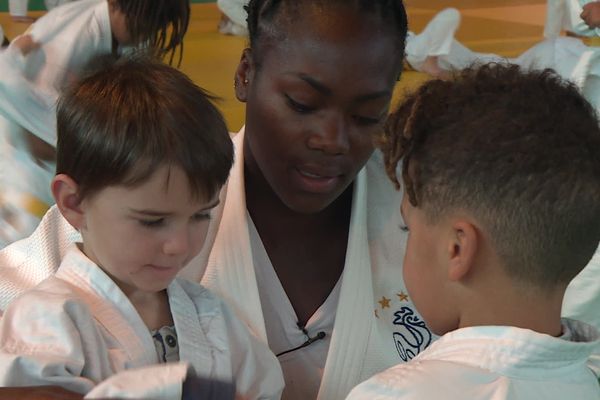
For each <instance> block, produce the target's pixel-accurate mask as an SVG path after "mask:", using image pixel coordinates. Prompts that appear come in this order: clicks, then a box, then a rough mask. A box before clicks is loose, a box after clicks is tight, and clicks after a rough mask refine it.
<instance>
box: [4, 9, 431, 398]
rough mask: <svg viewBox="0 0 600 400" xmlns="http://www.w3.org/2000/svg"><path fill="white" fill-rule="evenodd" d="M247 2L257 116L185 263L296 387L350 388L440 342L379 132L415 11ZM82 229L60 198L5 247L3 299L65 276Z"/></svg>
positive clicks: (248, 75) (242, 88) (304, 391)
mask: <svg viewBox="0 0 600 400" xmlns="http://www.w3.org/2000/svg"><path fill="white" fill-rule="evenodd" d="M249 9H250V14H249V24H248V28H249V36H250V48H248V49H246V50H245V51H244V53H243V55H242V59H241V61H240V65H239V68H238V71H237V73H236V76H235V82H236V95H237V97H238V98H239V99H240V100H241V101H244V102H245V103H246V106H247V111H246V127H245V129H243V130H242V131H241V132H240V133H238V134H237V135H236V137H235V138H234V145H235V148H236V153H235V157H236V158H235V162H234V167H233V169H232V172H231V175H230V178H229V181H228V183H227V186H226V188H224V189H223V190H222V191H221V198H220V200H221V202H220V204H219V206H217V207H216V208H215V210H214V213H213V215H212V220H211V224H210V227H209V232H208V236H207V241H206V246H205V248H204V249H203V250H202V252H201V253H200V255H199V256H198V257H197V258H196V259H194V260H192V261H191V262H190V264H189V265H188V267H187V268H186V269H184V271H182V273H183V275H184V276H186V277H188V278H190V279H191V280H194V281H200V280H201V281H202V283H203V284H205V286H208V287H209V288H211V289H213V290H214V291H215V292H217V293H219V294H220V295H221V296H222V297H224V298H225V299H226V300H227V301H228V302H229V304H230V305H232V306H233V307H234V309H235V311H236V312H237V313H238V315H239V316H240V317H241V318H243V319H244V320H245V321H246V323H247V325H248V326H249V327H250V328H251V330H252V331H253V333H254V334H255V335H256V336H257V337H259V338H260V339H261V340H263V341H264V342H266V343H268V344H269V347H270V348H271V350H272V351H273V352H274V353H275V354H279V355H280V356H279V361H280V363H281V366H282V369H283V371H284V376H285V379H286V389H285V392H284V398H286V399H315V398H317V399H325V400H336V399H343V398H344V397H345V396H346V395H347V394H348V393H349V391H350V390H351V388H352V387H353V386H355V385H356V384H358V383H359V382H361V381H363V380H365V379H367V378H368V377H370V376H372V375H373V374H374V373H376V372H378V371H381V370H383V369H385V368H387V367H389V366H392V365H394V364H397V363H398V362H402V361H407V360H409V359H411V358H412V357H414V356H415V355H416V354H418V353H419V352H420V351H422V350H423V349H424V348H425V347H426V346H427V345H428V344H429V343H430V342H431V340H432V334H431V333H430V331H429V330H428V328H427V327H426V325H425V324H424V322H423V321H422V319H421V318H420V317H419V316H418V314H417V312H416V311H415V309H414V306H413V305H412V301H411V297H410V296H408V295H407V293H406V288H405V286H404V284H403V282H402V279H401V268H402V267H401V265H402V259H403V256H404V248H405V241H406V237H407V235H406V233H403V232H401V231H399V228H398V227H399V226H400V225H402V224H403V221H402V217H401V216H400V212H399V207H398V204H400V199H401V196H402V194H401V193H399V192H398V191H396V190H395V188H394V187H393V185H391V184H390V182H389V180H388V179H387V177H386V175H385V171H384V168H383V162H382V158H381V154H380V153H379V152H376V151H375V152H374V150H373V145H372V143H371V137H372V136H373V135H374V134H376V133H377V132H379V131H380V130H381V128H382V125H383V121H384V119H385V117H386V115H387V111H388V107H389V102H390V101H391V96H392V91H393V88H394V84H395V82H396V78H397V77H398V75H399V73H400V70H401V65H400V64H401V62H402V59H403V48H404V46H403V40H404V37H405V32H406V18H405V13H404V9H403V7H402V5H401V2H399V1H395V0H390V1H385V0H376V1H374V0H355V1H347V0H344V1H342V0H335V1H334V0H328V1H324V0H312V1H308V0H307V1H302V2H298V1H295V0H285V1H280V2H272V1H263V0H252V1H250V3H249ZM78 237H79V236H78V234H77V232H76V231H74V230H73V229H72V228H71V227H70V225H69V224H68V223H66V222H65V221H64V219H62V218H61V216H60V213H59V212H58V211H57V209H56V208H51V209H50V210H49V212H48V213H47V214H46V216H45V218H44V219H43V221H42V222H41V224H40V226H39V228H38V229H37V230H36V232H34V233H33V234H32V235H31V236H30V237H29V238H28V239H26V240H23V241H20V242H18V243H15V244H13V245H11V246H9V247H8V248H6V249H5V250H3V251H0V309H2V310H3V309H5V307H6V305H7V304H8V303H9V302H10V301H11V300H12V299H13V298H14V296H15V295H17V294H18V293H20V292H22V291H23V290H24V289H26V288H29V287H31V286H32V285H33V284H35V283H37V282H39V281H40V280H41V279H44V278H45V277H46V276H48V275H49V274H52V273H54V271H55V270H56V268H57V266H58V264H59V263H60V260H61V258H62V257H63V256H64V254H65V250H66V248H67V246H66V245H67V244H68V243H70V242H72V241H76V240H78ZM42 260H44V261H42ZM207 262H208V264H207Z"/></svg>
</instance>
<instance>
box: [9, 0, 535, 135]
mask: <svg viewBox="0 0 600 400" xmlns="http://www.w3.org/2000/svg"><path fill="white" fill-rule="evenodd" d="M405 4H406V6H407V10H408V14H409V21H410V27H409V28H410V30H412V31H414V32H420V31H421V29H423V27H424V26H425V24H426V23H427V21H429V20H430V19H431V18H432V17H433V16H434V15H435V14H436V13H437V12H438V11H440V10H442V9H443V8H445V7H450V6H451V7H455V8H457V9H459V10H460V12H461V14H462V17H463V18H462V23H461V27H460V28H459V30H458V32H457V39H458V40H460V41H461V42H462V43H464V44H465V45H466V46H468V47H470V48H472V49H473V50H476V51H481V52H490V53H497V54H501V55H505V56H516V55H518V54H520V53H521V52H523V51H524V50H526V49H528V48H529V47H531V46H532V45H533V44H534V43H536V42H538V41H540V40H541V39H542V33H543V27H544V20H545V13H546V1H545V0H405ZM29 15H31V16H32V17H39V16H40V15H43V12H42V11H32V12H30V13H29ZM219 19H220V13H219V10H218V9H217V7H216V5H215V4H214V3H205V4H192V18H191V23H190V27H189V29H188V33H187V35H186V38H185V43H184V56H183V62H182V65H181V69H182V70H183V71H184V72H185V73H187V74H188V75H189V76H190V77H191V78H192V79H193V80H194V81H195V82H196V83H197V84H198V85H200V86H202V87H203V88H205V89H207V90H209V91H210V92H212V93H214V94H216V95H217V96H219V97H221V98H222V101H221V102H220V103H219V107H220V109H221V111H222V112H223V113H224V115H225V118H226V120H227V123H228V125H229V129H230V130H231V131H233V132H235V131H237V130H238V129H239V128H240V127H241V126H242V124H243V120H244V106H243V104H241V103H239V102H238V101H237V100H236V99H235V97H234V94H233V74H234V71H235V68H236V66H237V62H238V61H239V57H240V54H241V51H242V49H243V48H244V47H245V45H246V39H245V38H240V37H234V36H224V35H221V34H220V33H218V32H217V24H218V22H219ZM0 24H1V25H2V27H3V29H4V32H5V35H6V36H7V37H8V38H9V39H12V38H14V37H15V36H16V35H18V34H20V33H22V32H24V31H25V30H26V29H27V27H28V24H27V23H17V22H13V21H12V20H11V18H10V16H9V15H8V13H6V12H1V13H0ZM425 79H427V76H426V75H424V74H422V73H419V72H413V71H408V72H406V73H404V74H403V77H402V79H401V81H400V82H399V83H398V85H397V87H396V92H395V96H394V98H395V100H397V99H398V98H399V97H401V96H402V93H404V92H405V91H406V90H410V89H411V88H414V87H415V86H416V85H418V84H419V83H420V82H422V81H423V80H425Z"/></svg>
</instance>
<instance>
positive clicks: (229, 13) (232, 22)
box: [217, 0, 249, 36]
mask: <svg viewBox="0 0 600 400" xmlns="http://www.w3.org/2000/svg"><path fill="white" fill-rule="evenodd" d="M248 1H249V0H217V7H219V10H221V12H222V13H223V14H224V15H225V16H226V17H227V18H229V20H228V21H226V22H223V21H222V22H221V23H219V32H221V33H224V34H231V35H237V36H247V35H248V24H247V22H246V19H247V18H248V13H247V12H246V10H245V9H244V6H246V5H247V4H248Z"/></svg>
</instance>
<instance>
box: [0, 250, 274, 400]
mask: <svg viewBox="0 0 600 400" xmlns="http://www.w3.org/2000/svg"><path fill="white" fill-rule="evenodd" d="M167 292H168V295H169V305H170V307H171V312H172V315H173V321H174V325H175V330H176V332H177V337H178V340H177V341H178V344H179V352H180V353H179V354H180V362H179V363H169V364H168V365H167V367H165V368H156V367H154V368H150V369H148V368H143V367H151V366H153V365H155V364H159V362H160V361H159V358H158V356H157V353H156V349H155V344H154V342H153V339H152V336H151V332H150V331H149V330H148V328H147V327H146V325H145V324H144V322H143V321H142V319H141V317H140V316H139V314H138V313H137V311H136V310H135V308H134V306H133V305H132V304H131V302H130V301H129V299H128V298H127V297H126V296H125V295H124V294H123V292H122V291H121V290H120V289H119V287H118V286H117V285H116V284H115V283H114V282H113V281H112V280H111V279H110V278H109V277H108V276H107V275H106V274H105V273H104V272H103V271H102V270H101V269H100V268H98V267H97V266H96V265H95V264H94V263H92V262H91V261H90V260H89V259H88V258H87V257H85V255H83V253H82V252H81V251H80V250H79V249H78V248H77V247H76V246H75V245H71V246H70V247H69V249H68V250H67V254H66V256H65V258H64V259H63V262H62V263H61V266H60V267H59V269H58V271H57V273H56V275H54V276H52V277H50V278H48V279H46V280H45V281H43V282H42V283H41V284H40V285H38V286H37V287H36V288H34V289H32V290H30V291H28V292H26V293H25V294H24V295H23V296H21V297H19V298H18V299H17V300H15V302H14V303H12V304H11V306H10V307H9V308H8V309H7V310H6V312H5V314H4V316H3V318H2V320H1V321H0V385H1V386H32V385H35V386H37V385H59V386H62V387H65V388H67V389H69V390H72V391H75V392H79V393H84V394H85V393H88V392H89V396H90V397H106V396H126V397H131V396H134V397H139V398H152V399H156V398H161V399H177V398H180V397H181V389H182V382H183V380H184V379H185V377H186V374H187V372H188V369H189V368H193V370H194V371H195V372H196V374H198V375H199V376H202V377H206V378H210V379H216V380H221V381H224V382H231V381H233V382H235V383H236V387H237V391H238V392H239V393H241V394H242V395H244V396H247V398H249V399H259V398H260V399H278V398H279V396H280V394H281V390H282V389H283V377H282V376H281V372H280V370H279V366H278V363H277V360H276V359H275V357H274V356H273V354H272V353H271V352H270V351H269V349H268V348H267V347H266V346H265V345H264V344H263V343H260V342H259V341H258V340H256V339H255V338H254V337H253V336H252V335H250V333H249V332H248V329H247V328H246V327H245V326H244V324H243V323H242V322H241V321H240V320H239V319H238V318H237V317H235V315H234V314H233V312H231V311H230V310H229V308H228V307H227V306H226V305H225V304H224V303H223V301H222V300H220V299H218V298H217V297H216V296H214V295H213V294H212V293H211V292H210V291H208V290H207V289H205V288H203V287H201V286H199V285H197V284H194V283H191V282H188V281H187V280H182V279H175V280H174V281H173V282H172V283H171V284H170V285H169V287H168V288H167ZM135 369H138V370H135ZM124 370H131V371H128V373H126V374H123V375H122V377H121V378H120V377H119V376H118V375H116V376H113V375H115V374H117V373H118V372H121V371H124ZM111 377H112V379H111V380H109V381H107V382H103V381H105V380H106V379H108V378H111ZM117 390H118V391H117Z"/></svg>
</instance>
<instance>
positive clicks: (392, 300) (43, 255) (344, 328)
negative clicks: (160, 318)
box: [0, 131, 600, 400]
mask: <svg viewBox="0 0 600 400" xmlns="http://www.w3.org/2000/svg"><path fill="white" fill-rule="evenodd" d="M242 143H243V131H242V132H241V133H239V134H238V135H237V136H236V137H235V138H234V144H235V148H236V158H235V163H234V166H233V169H232V171H231V175H230V178H229V181H228V183H227V186H226V187H225V188H224V189H223V190H222V192H221V196H220V197H221V198H220V200H221V202H220V204H219V206H218V207H217V208H215V209H214V210H213V212H212V220H211V225H210V228H209V232H208V236H207V241H206V244H205V246H204V248H203V250H202V252H201V253H200V254H199V255H198V256H197V257H196V258H195V259H194V260H192V262H191V263H190V264H189V265H188V267H186V269H184V271H183V275H184V276H186V277H187V278H189V279H191V280H193V281H196V282H197V281H200V280H201V281H202V284H203V285H205V286H207V287H209V288H210V289H212V290H213V291H214V292H216V293H217V294H219V295H220V296H221V297H223V298H224V299H225V300H226V301H227V302H228V304H229V305H230V306H232V307H233V308H234V310H235V311H236V313H237V315H238V316H239V317H240V318H242V319H243V320H244V321H245V322H246V324H247V325H248V326H249V327H250V329H251V331H252V332H253V333H254V334H255V335H256V336H257V337H258V338H260V339H261V340H263V341H265V342H268V344H269V346H270V347H271V348H272V349H273V350H274V351H277V349H274V348H273V346H276V344H275V343H271V339H272V337H273V335H278V336H281V335H280V332H276V333H273V332H267V327H272V326H274V325H276V323H277V322H278V321H272V320H269V321H266V320H265V318H272V317H271V316H270V315H269V314H271V313H269V312H263V307H262V305H261V301H264V299H265V295H268V294H269V293H268V292H266V291H265V289H264V288H262V289H261V288H260V286H261V285H259V284H258V282H257V276H261V274H263V273H264V270H265V269H268V268H269V267H270V266H269V265H258V266H255V265H254V263H255V262H257V259H258V260H260V259H261V257H260V256H259V257H257V255H260V252H261V251H263V250H264V249H262V247H263V246H262V243H260V241H259V240H257V238H256V235H254V234H253V231H252V224H251V221H250V220H249V218H248V213H247V210H246V203H245V188H244V174H243V146H242ZM401 198H402V193H401V192H399V191H396V190H395V189H394V187H393V186H392V184H391V182H390V181H389V179H388V178H387V175H386V174H385V170H384V168H383V163H382V160H381V154H380V153H378V152H376V153H374V155H373V157H372V158H371V159H370V160H369V162H368V163H367V165H366V166H365V168H363V169H362V170H361V171H360V173H359V174H358V176H357V178H356V181H355V183H354V197H353V205H352V216H351V222H350V232H349V237H348V250H347V254H346V265H345V267H344V271H343V274H342V277H341V281H340V282H339V283H338V285H339V287H337V288H336V289H335V290H339V294H337V296H338V299H337V301H336V302H335V303H336V304H334V306H332V305H331V304H329V305H327V306H326V307H325V310H327V312H331V313H333V314H335V315H334V325H333V326H334V329H333V330H332V331H326V334H327V337H326V340H324V341H319V342H315V343H314V344H313V345H310V346H308V347H306V348H304V349H302V350H299V351H297V352H295V355H296V358H295V359H294V360H291V361H290V360H287V359H285V360H283V359H280V361H281V362H282V363H283V362H290V363H293V362H297V363H298V366H297V367H293V366H292V367H290V368H289V369H288V374H287V376H285V378H286V381H291V380H294V381H296V382H301V383H302V382H304V383H305V385H306V386H307V387H306V388H304V387H302V385H301V384H300V385H297V386H296V387H297V390H298V392H297V393H294V392H291V393H289V394H288V393H287V392H286V398H289V399H295V398H302V397H301V394H300V392H301V391H312V392H313V393H315V394H317V393H318V397H317V398H318V399H323V400H336V399H343V398H345V396H346V395H347V394H348V393H349V392H350V390H351V389H352V388H353V387H354V386H355V385H357V384H359V383H360V382H362V381H364V380H366V379H368V378H369V377H371V376H372V375H374V374H376V373H377V372H380V371H382V370H384V369H386V368H388V367H391V366H392V365H396V364H398V363H401V362H403V361H409V360H410V359H412V358H413V357H414V356H416V355H417V354H418V353H420V352H421V351H422V350H424V349H425V347H427V345H429V344H430V342H431V341H432V340H433V337H432V334H431V333H430V331H429V330H428V329H427V327H426V326H425V323H424V322H423V321H422V319H421V318H420V317H419V315H418V314H417V312H416V310H415V308H414V305H413V304H412V302H411V300H410V296H408V294H407V291H406V288H405V287H404V283H403V280H402V260H403V258H404V252H405V248H406V240H407V234H406V233H404V232H402V231H401V230H400V229H399V227H400V226H401V225H403V221H402V217H401V215H400V204H401V202H400V200H401ZM258 239H259V238H258ZM77 240H78V233H77V232H76V231H75V230H74V229H73V228H72V227H71V226H70V225H69V224H68V223H67V222H66V221H65V220H64V219H63V218H62V216H61V215H60V213H59V212H58V210H57V209H56V207H53V208H51V209H50V210H49V211H48V213H47V214H46V216H45V217H44V219H43V220H42V222H41V224H40V226H39V227H38V229H37V230H36V231H35V232H34V233H33V234H32V235H31V236H30V237H29V238H27V239H24V240H22V241H19V242H17V243H15V244H13V245H11V246H9V247H7V248H6V249H4V250H2V251H0V310H4V309H5V308H6V306H7V305H8V303H10V301H12V299H13V298H14V297H15V296H16V295H18V294H19V293H21V292H22V291H23V290H25V289H28V288H30V287H32V286H33V285H35V284H36V283H38V282H39V281H41V280H42V279H44V278H46V277H47V276H48V275H50V274H52V273H54V271H55V270H56V268H57V266H58V264H59V263H60V260H61V259H62V258H63V257H64V254H65V252H66V249H67V248H68V246H69V243H71V242H73V241H77ZM211 245H212V246H211ZM261 249H262V250H261ZM207 260H208V264H207ZM599 262H600V257H596V258H595V259H594V261H593V262H592V264H590V265H592V266H591V267H590V266H589V265H588V266H587V267H586V270H588V269H590V268H592V269H597V268H600V267H599V266H598V263H599ZM594 263H595V264H594ZM206 265H208V266H207V267H205V266H206ZM271 268H272V267H271ZM586 270H584V272H585V271H586ZM582 274H583V273H582ZM580 275H581V274H580ZM261 278H262V276H261ZM578 279H579V277H578V278H575V280H574V281H573V282H572V285H573V284H576V283H577V281H578ZM262 283H263V282H261V284H262ZM587 284H588V287H587V289H586V293H590V296H589V297H587V296H586V293H578V294H579V295H580V296H581V297H579V296H576V298H589V299H590V301H592V302H593V306H588V305H587V304H585V303H584V304H576V305H575V306H574V307H573V309H572V311H573V312H577V311H578V310H582V312H583V313H584V314H585V315H582V316H580V318H581V319H582V320H584V321H589V322H591V323H594V324H598V325H600V318H599V315H598V312H597V310H598V309H600V307H598V305H599V304H600V299H599V298H598V293H599V292H600V280H598V279H594V280H590V281H587ZM261 290H262V291H263V292H261ZM267 290H268V289H267ZM327 301H329V299H328V300H327ZM568 306H569V304H568V303H567V304H565V307H568ZM594 306H595V307H594ZM587 313H589V314H587ZM289 320H293V315H292V316H289V318H288V321H289ZM284 322H285V321H284ZM307 328H308V329H309V331H310V333H311V334H312V335H314V334H315V333H316V332H315V331H311V326H310V323H309V325H307ZM314 328H315V330H316V331H319V330H321V327H314ZM290 332H292V329H290ZM286 334H287V333H286ZM278 339H281V337H279V338H278ZM288 339H289V341H290V343H294V344H296V345H301V344H302V343H303V342H304V339H305V338H303V337H302V336H299V335H297V332H296V335H290V336H289V337H288ZM322 346H326V347H325V348H323V347H322ZM323 352H327V358H326V361H325V362H324V363H323V360H322V357H321V356H322V354H323ZM290 355H294V353H290ZM300 355H302V356H300ZM283 357H285V356H283ZM307 359H308V360H307ZM303 363H304V364H303ZM302 365H304V366H307V365H309V366H311V369H310V370H305V371H304V372H302V371H301V370H300V367H301V366H302ZM285 369H287V368H285V367H284V370H285ZM315 375H317V380H318V378H320V376H321V375H322V382H321V384H320V387H318V385H317V387H315V386H313V384H311V382H312V383H314V377H315ZM287 396H289V397H287ZM313 398H315V397H314V396H313Z"/></svg>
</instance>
